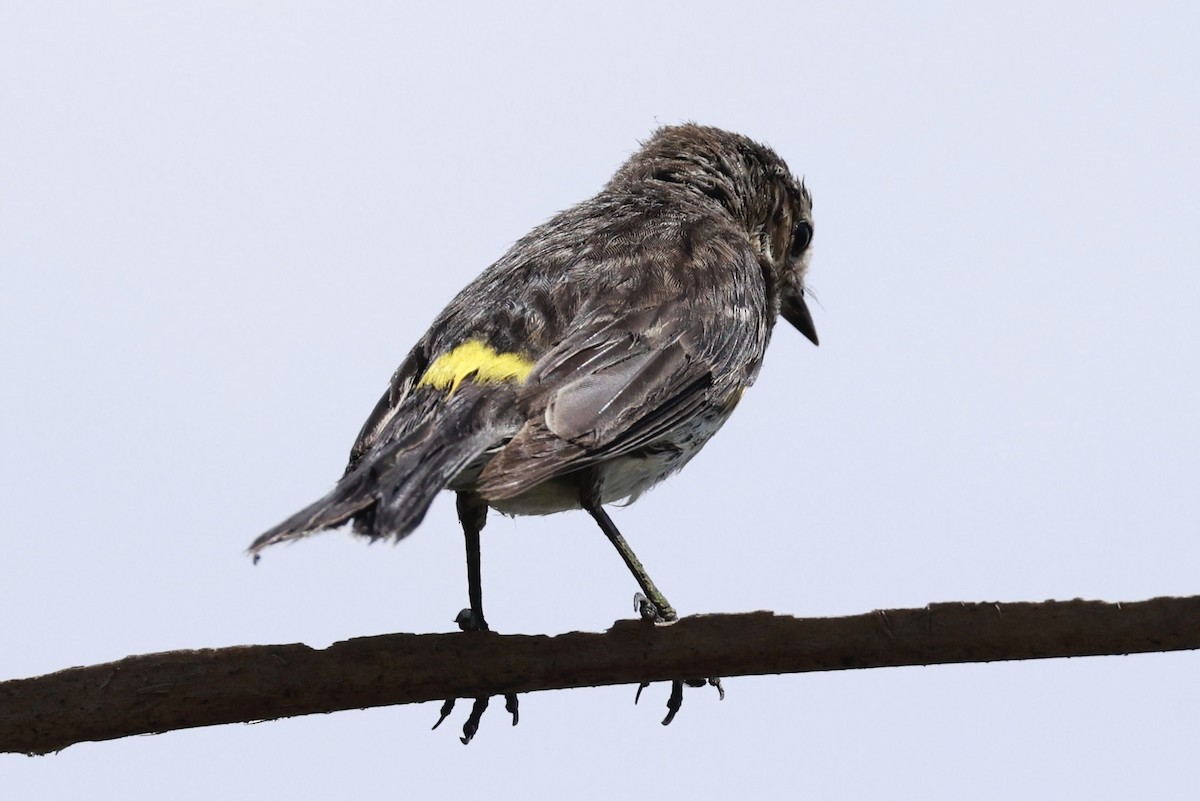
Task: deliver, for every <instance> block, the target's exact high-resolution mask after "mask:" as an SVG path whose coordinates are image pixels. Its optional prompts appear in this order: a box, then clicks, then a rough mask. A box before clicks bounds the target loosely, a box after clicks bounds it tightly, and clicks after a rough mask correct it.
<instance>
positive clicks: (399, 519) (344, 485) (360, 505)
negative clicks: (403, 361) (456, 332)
mask: <svg viewBox="0 0 1200 801" xmlns="http://www.w3.org/2000/svg"><path fill="white" fill-rule="evenodd" d="M469 395H474V397H468V396H469ZM490 400H493V399H489V398H488V397H487V396H486V395H484V394H482V393H469V392H461V393H459V394H458V395H457V396H455V397H453V398H449V399H446V400H445V401H444V402H443V403H441V404H440V405H439V406H438V407H437V408H436V410H435V411H434V412H433V413H431V414H429V415H428V416H427V417H426V419H425V420H424V422H422V423H421V424H419V425H417V426H416V427H415V428H412V429H411V430H410V431H408V432H405V433H404V434H403V435H401V436H399V437H398V438H397V439H395V440H394V441H387V439H386V438H385V439H383V440H382V442H381V444H379V445H377V446H376V447H374V448H373V449H371V450H370V451H368V452H367V453H365V454H363V456H362V458H361V459H359V460H358V461H357V463H356V464H354V466H353V468H352V469H351V470H349V471H348V472H347V473H346V475H344V476H343V477H342V479H341V480H340V481H338V483H337V485H336V486H335V487H334V488H333V489H332V490H330V491H329V493H328V494H327V495H326V496H325V497H323V498H321V499H320V500H318V501H316V502H315V503H312V504H310V505H309V506H307V507H305V508H304V509H301V510H300V511H299V512H296V514H294V515H292V516H291V517H289V518H288V519H287V520H284V521H283V522H282V523H280V524H279V525H277V526H275V527H274V528H272V529H270V530H269V531H266V532H264V533H263V534H262V535H261V536H259V537H258V539H256V540H254V542H253V543H251V545H250V548H249V553H250V554H252V555H254V556H255V557H257V556H258V554H259V552H260V551H262V550H263V549H264V548H266V547H267V546H269V545H274V544H276V543H279V542H286V541H289V540H298V539H301V538H303V537H307V536H309V535H310V534H316V533H317V532H319V531H323V530H325V529H330V528H336V527H337V526H341V525H343V524H344V523H346V522H348V521H351V520H353V521H354V531H355V533H357V534H361V535H364V536H367V537H370V538H371V539H372V540H376V539H381V538H384V537H391V538H393V539H396V540H399V539H402V538H403V537H406V536H408V535H409V534H410V533H412V531H413V529H415V528H416V527H417V526H418V525H419V524H420V522H421V520H422V519H423V518H424V517H425V513H426V512H427V511H428V510H429V506H430V504H432V503H433V499H434V497H435V496H436V495H437V494H438V492H439V491H441V490H443V489H445V488H446V487H447V485H449V484H450V482H451V481H452V480H453V479H454V477H455V476H457V475H458V474H459V473H461V472H462V471H464V470H465V469H466V468H468V467H469V466H471V464H472V462H474V461H476V460H477V459H479V458H480V457H481V455H482V454H483V452H484V451H486V450H488V449H489V448H490V447H492V446H494V445H496V444H498V441H499V442H503V441H504V440H505V439H507V438H508V437H511V436H512V430H511V428H510V427H509V426H506V425H503V424H502V423H501V422H500V421H499V420H497V417H498V415H497V414H496V412H497V410H496V409H495V406H494V404H493V403H491V402H490ZM401 417H402V415H397V419H401Z"/></svg>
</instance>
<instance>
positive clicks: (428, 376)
mask: <svg viewBox="0 0 1200 801" xmlns="http://www.w3.org/2000/svg"><path fill="white" fill-rule="evenodd" d="M531 370H533V362H531V361H530V360H529V359H526V358H525V357H524V356H522V355H521V354H519V353H497V352H496V349H495V348H493V347H491V346H490V345H488V344H487V343H484V342H480V341H479V340H477V339H472V340H468V341H466V342H464V343H462V344H461V345H459V346H458V347H457V348H455V349H454V350H452V351H450V352H449V353H443V354H442V355H441V356H439V357H437V358H436V359H434V361H433V364H431V365H429V369H428V370H426V371H425V374H424V375H423V376H421V380H420V381H418V382H417V386H419V387H433V388H434V389H444V390H449V392H450V394H452V395H453V394H454V390H456V389H458V385H459V384H461V383H462V382H463V381H466V380H467V379H468V378H469V379H471V380H472V381H474V382H475V383H476V384H502V383H504V382H505V381H517V382H520V381H524V380H525V379H526V378H528V377H529V372H530V371H531Z"/></svg>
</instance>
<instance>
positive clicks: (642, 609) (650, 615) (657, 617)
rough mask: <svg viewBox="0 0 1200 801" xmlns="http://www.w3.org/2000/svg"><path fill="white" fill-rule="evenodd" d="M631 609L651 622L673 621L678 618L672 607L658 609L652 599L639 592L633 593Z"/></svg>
mask: <svg viewBox="0 0 1200 801" xmlns="http://www.w3.org/2000/svg"><path fill="white" fill-rule="evenodd" d="M633 611H635V612H637V614H638V617H640V618H641V619H642V620H648V621H650V622H651V623H658V624H663V623H674V622H675V621H676V620H677V619H678V616H677V615H676V614H675V610H674V609H671V608H670V607H668V608H667V609H666V610H662V609H659V608H658V607H657V606H655V605H654V602H653V601H651V600H650V599H649V598H647V597H646V596H645V595H643V594H642V593H640V592H635V593H634V594H633Z"/></svg>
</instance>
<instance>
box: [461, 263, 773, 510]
mask: <svg viewBox="0 0 1200 801" xmlns="http://www.w3.org/2000/svg"><path fill="white" fill-rule="evenodd" d="M740 256H741V259H742V263H741V264H739V265H737V266H731V265H725V269H726V270H727V271H728V273H736V274H740V275H741V276H751V277H753V276H757V275H760V273H759V268H758V265H757V261H756V260H755V259H754V256H753V254H752V252H750V251H749V249H748V248H747V250H746V251H745V253H743V254H740ZM739 289H741V290H744V289H745V287H740V288H739ZM721 291H732V290H731V288H730V287H707V286H706V287H704V292H705V293H706V294H707V293H711V292H721ZM680 294H682V293H675V295H676V296H675V297H669V298H665V299H663V298H659V299H658V300H657V302H655V303H654V304H653V305H647V306H642V307H637V308H631V309H630V308H612V307H607V308H597V309H593V310H592V311H590V312H585V313H583V314H581V315H580V317H579V319H580V320H581V322H580V323H579V325H577V326H576V328H575V330H574V331H572V332H571V333H569V334H568V335H567V336H566V337H565V338H564V339H563V340H562V341H561V342H560V343H559V344H558V345H557V346H555V347H554V348H553V349H551V350H550V351H549V352H548V353H546V354H544V355H543V356H542V357H541V358H540V359H538V361H537V363H536V364H535V366H534V368H533V371H532V373H531V374H530V376H529V377H528V379H527V380H526V382H525V383H524V385H523V386H522V388H521V390H520V395H521V403H522V405H523V407H524V411H525V412H526V423H525V425H524V426H523V427H522V429H521V430H520V431H519V432H518V433H517V434H516V435H515V436H514V437H513V439H512V440H511V441H510V442H509V443H508V444H507V445H506V446H505V447H504V448H502V449H501V450H500V451H499V453H498V454H497V455H496V456H495V457H494V458H493V459H492V461H491V462H490V463H489V464H488V466H487V467H486V468H485V470H484V471H483V473H482V474H481V476H480V483H479V491H480V493H481V494H482V495H483V497H484V498H486V499H489V500H501V499H505V498H512V497H515V496H517V495H520V494H521V493H522V492H525V491H526V490H528V489H530V488H532V487H533V486H535V485H537V484H539V483H541V482H543V481H546V480H548V479H551V478H554V477H557V476H561V475H565V474H567V473H571V472H574V471H576V470H580V469H582V468H585V467H587V466H590V465H593V464H596V463H599V462H602V461H605V460H607V459H611V458H613V457H617V456H621V455H623V454H628V453H630V452H633V451H636V450H638V449H640V448H643V447H646V446H648V445H651V444H653V443H655V442H656V440H660V439H661V438H663V437H664V435H666V434H668V433H669V432H672V431H673V430H675V429H676V428H677V427H678V426H679V425H680V424H683V423H686V422H687V421H689V420H690V419H692V418H693V417H695V416H696V415H697V414H699V413H704V412H705V411H706V410H709V411H713V412H715V411H716V410H719V409H720V408H721V407H723V406H724V405H725V404H727V403H729V402H731V401H732V400H735V397H734V394H735V393H736V392H737V391H738V390H740V389H742V388H744V386H745V384H746V383H748V381H749V380H750V379H751V378H752V377H753V374H754V373H753V370H754V369H756V367H757V362H758V359H760V358H761V354H762V350H763V348H765V345H766V336H767V331H768V330H769V327H768V323H767V321H765V320H762V319H761V317H762V315H761V314H757V315H756V314H754V313H749V314H747V318H746V319H743V320H734V319H730V318H729V316H728V314H726V311H727V309H728V307H729V305H730V302H729V298H721V297H713V296H712V295H711V294H708V295H707V297H700V298H697V297H689V298H682V297H678V295H680ZM734 294H735V296H736V295H737V294H740V292H735V293H734ZM740 300H741V301H742V302H745V301H746V300H747V298H745V297H743V298H741V299H740ZM758 302H759V303H764V300H762V299H761V296H760V298H759V300H758ZM746 311H750V310H746Z"/></svg>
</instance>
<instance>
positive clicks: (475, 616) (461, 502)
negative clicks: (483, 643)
mask: <svg viewBox="0 0 1200 801" xmlns="http://www.w3.org/2000/svg"><path fill="white" fill-rule="evenodd" d="M457 495H458V520H459V522H460V523H462V527H463V536H464V538H465V539H466V542H467V599H468V602H469V603H470V604H471V606H470V607H469V608H467V609H464V610H462V611H461V612H459V613H458V617H456V618H455V619H454V622H455V623H457V624H458V627H459V628H460V629H462V630H463V631H489V630H490V629H488V624H487V620H486V619H484V617H483V581H482V569H481V565H480V562H481V558H480V548H479V534H480V532H482V531H483V527H484V525H485V524H486V523H487V512H488V508H487V504H485V503H484V502H483V499H482V498H480V497H479V496H478V495H476V494H475V493H473V492H465V491H464V492H459V493H458V494H457ZM454 701H455V699H453V698H447V699H446V700H445V702H443V703H442V708H441V712H440V716H439V717H438V721H437V723H435V724H433V728H435V729H436V728H437V727H438V726H440V725H442V721H443V720H445V719H446V718H447V716H449V714H450V713H451V712H452V711H453V710H454ZM487 708H488V697H487V696H484V697H482V698H476V699H475V703H474V704H472V706H471V714H470V715H469V716H467V722H466V723H464V724H463V736H462V737H461V738H460V739H461V740H462V742H463V745H466V744H467V743H469V742H471V738H472V737H474V736H475V732H477V731H479V721H480V720H482V719H483V713H484V711H485V710H486V709H487ZM504 708H505V709H507V710H508V712H509V714H511V715H512V719H513V725H514V726H516V725H517V720H518V717H519V715H518V712H517V696H516V695H515V694H514V693H506V694H505V695H504Z"/></svg>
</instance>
